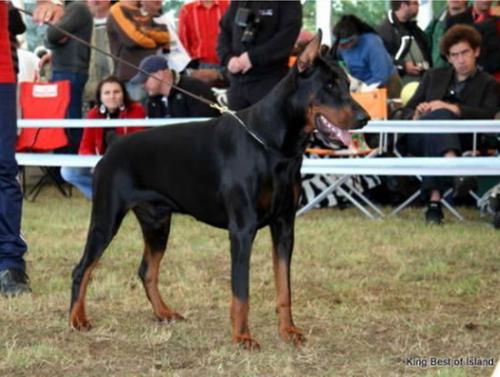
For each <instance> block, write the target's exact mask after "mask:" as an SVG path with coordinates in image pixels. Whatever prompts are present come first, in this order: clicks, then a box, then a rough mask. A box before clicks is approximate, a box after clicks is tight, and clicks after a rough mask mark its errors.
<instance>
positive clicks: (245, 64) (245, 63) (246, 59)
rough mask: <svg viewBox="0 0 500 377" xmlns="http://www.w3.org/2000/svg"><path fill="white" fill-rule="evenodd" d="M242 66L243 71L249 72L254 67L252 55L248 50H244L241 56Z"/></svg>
mask: <svg viewBox="0 0 500 377" xmlns="http://www.w3.org/2000/svg"><path fill="white" fill-rule="evenodd" d="M238 59H239V61H240V66H241V67H242V72H243V73H247V72H248V71H249V70H250V69H251V68H252V62H251V61H250V56H249V55H248V52H244V53H243V54H241V55H240V56H239V58H238Z"/></svg>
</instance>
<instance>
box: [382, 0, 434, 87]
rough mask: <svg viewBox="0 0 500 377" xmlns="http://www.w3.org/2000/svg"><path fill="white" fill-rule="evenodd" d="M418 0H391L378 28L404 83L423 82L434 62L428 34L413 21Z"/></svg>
mask: <svg viewBox="0 0 500 377" xmlns="http://www.w3.org/2000/svg"><path fill="white" fill-rule="evenodd" d="M417 15H418V0H391V10H390V11H389V12H388V14H387V17H386V18H385V20H384V21H383V22H382V23H381V24H380V25H379V27H378V28H377V31H378V33H379V35H380V37H381V38H382V40H383V41H384V46H385V48H386V49H387V52H389V55H391V56H392V58H393V60H394V64H395V65H396V68H397V69H398V73H399V75H400V76H401V78H402V80H403V83H404V84H406V83H408V82H411V81H420V79H421V77H422V75H423V74H424V72H425V71H427V70H428V69H429V68H430V67H431V65H432V57H431V54H430V49H429V46H428V44H427V39H426V36H425V33H424V31H423V30H422V29H420V27H419V26H418V25H417V23H416V22H415V21H414V19H415V17H417Z"/></svg>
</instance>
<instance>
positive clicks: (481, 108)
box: [404, 25, 498, 224]
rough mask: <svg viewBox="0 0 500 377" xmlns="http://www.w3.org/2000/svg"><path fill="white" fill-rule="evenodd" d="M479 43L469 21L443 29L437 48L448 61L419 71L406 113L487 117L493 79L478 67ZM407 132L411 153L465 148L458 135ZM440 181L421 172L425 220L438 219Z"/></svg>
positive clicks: (494, 96) (448, 153)
mask: <svg viewBox="0 0 500 377" xmlns="http://www.w3.org/2000/svg"><path fill="white" fill-rule="evenodd" d="M480 45H481V35H480V34H479V32H478V31H477V30H476V29H474V28H473V27H472V26H467V25H455V26H453V27H451V28H450V29H448V31H447V32H446V33H445V34H444V36H443V38H442V40H441V46H440V47H441V53H442V54H443V56H446V57H447V59H448V62H449V63H450V64H451V66H450V67H446V68H435V69H431V70H430V71H428V72H427V73H426V74H425V75H424V77H423V79H422V82H421V83H420V85H419V87H418V89H417V91H416V92H415V94H414V95H413V97H412V98H411V99H410V101H409V102H408V104H407V106H406V107H405V109H404V111H405V112H406V113H407V117H413V119H415V120H417V119H426V120H429V119H435V120H436V119H438V120H442V119H492V118H493V117H494V115H495V112H496V109H497V106H498V92H497V83H496V82H495V79H494V78H493V77H491V76H490V75H489V74H487V73H485V72H483V71H480V70H479V69H478V68H477V64H476V62H477V58H478V56H479V54H480V47H479V46H480ZM406 136H407V137H406V148H407V151H408V152H409V153H410V154H412V155H415V156H424V157H431V156H445V157H456V156H459V155H460V154H461V152H462V151H463V150H464V149H463V145H462V144H463V143H461V140H460V137H459V135H457V134H408V135H406ZM467 136H468V135H467ZM468 139H471V137H470V136H468ZM464 141H465V139H464ZM445 186H446V182H445V181H444V179H443V178H440V177H424V179H423V181H422V189H423V190H424V191H425V192H428V193H429V194H430V203H429V206H428V209H427V211H426V214H425V218H426V221H427V222H428V223H434V224H440V223H441V222H442V219H443V213H442V210H441V204H440V200H441V197H442V193H443V191H444V189H445V188H446V187H445Z"/></svg>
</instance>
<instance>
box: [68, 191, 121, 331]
mask: <svg viewBox="0 0 500 377" xmlns="http://www.w3.org/2000/svg"><path fill="white" fill-rule="evenodd" d="M101 199H102V198H101ZM101 199H100V200H96V198H94V201H93V205H92V215H91V220H90V227H89V231H88V236H87V243H86V245H85V250H84V253H83V256H82V259H81V260H80V262H79V263H78V265H77V266H76V267H75V268H74V270H73V274H72V277H73V284H72V288H71V306H70V326H71V327H73V328H75V329H77V330H89V329H90V328H91V325H90V323H89V321H88V320H87V316H86V313H85V295H86V292H87V286H88V284H89V281H90V276H91V273H92V270H93V269H94V268H95V266H96V265H97V262H98V261H99V259H100V258H101V256H102V254H103V253H104V251H105V250H106V248H107V247H108V245H109V244H110V242H111V240H112V239H113V237H114V236H115V234H116V232H117V231H118V228H119V227H120V225H121V222H122V220H123V217H124V216H125V214H126V212H127V211H126V207H125V204H124V203H122V202H121V201H120V200H119V199H118V198H117V197H113V198H112V199H111V200H109V201H107V202H106V201H102V200H101ZM97 203H100V205H99V206H98V205H97Z"/></svg>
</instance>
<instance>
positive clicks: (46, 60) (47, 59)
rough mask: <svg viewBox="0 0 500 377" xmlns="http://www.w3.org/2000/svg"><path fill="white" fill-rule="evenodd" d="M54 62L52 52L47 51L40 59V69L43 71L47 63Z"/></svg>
mask: <svg viewBox="0 0 500 377" xmlns="http://www.w3.org/2000/svg"><path fill="white" fill-rule="evenodd" d="M51 62H52V54H51V53H50V52H47V53H46V54H45V55H43V56H42V57H41V58H40V60H39V61H38V69H39V70H40V71H41V70H42V69H43V67H45V65H47V64H50V63H51Z"/></svg>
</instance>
